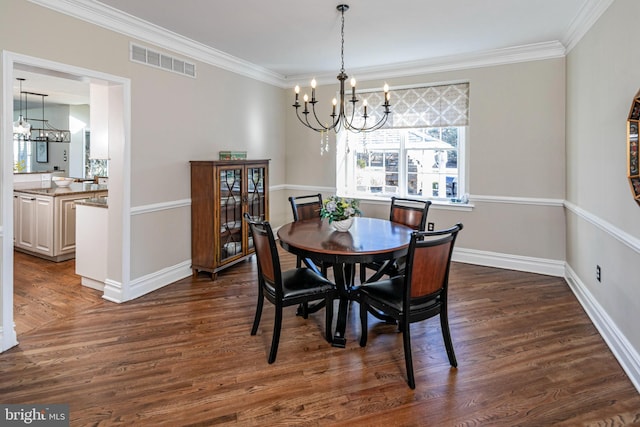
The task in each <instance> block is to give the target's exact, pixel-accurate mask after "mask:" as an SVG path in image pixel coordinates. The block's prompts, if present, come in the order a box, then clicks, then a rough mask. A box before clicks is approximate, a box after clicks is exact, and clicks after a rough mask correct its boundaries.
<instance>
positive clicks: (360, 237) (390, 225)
mask: <svg viewBox="0 0 640 427" xmlns="http://www.w3.org/2000/svg"><path fill="white" fill-rule="evenodd" d="M413 231H414V230H413V229H411V228H409V227H406V226H404V225H402V224H397V223H394V222H391V221H389V220H386V219H378V218H364V217H355V218H354V222H353V225H352V226H351V228H350V229H349V230H348V231H345V232H341V231H336V230H335V229H334V228H333V227H332V226H331V225H330V224H329V222H328V221H327V220H323V219H321V218H314V219H309V220H303V221H295V222H292V223H289V224H286V225H284V226H282V227H280V229H279V230H278V233H277V234H278V239H279V241H280V245H281V246H282V247H283V248H284V249H285V250H286V251H288V252H290V253H292V254H294V255H297V256H300V257H302V258H308V259H313V260H315V261H321V262H326V263H328V264H331V265H332V266H333V275H334V281H335V284H336V287H337V289H338V293H339V296H340V304H339V309H338V319H337V322H336V330H335V334H334V337H333V346H335V347H345V345H346V338H345V329H346V319H347V310H348V306H349V301H350V300H352V299H353V295H354V289H355V288H354V285H355V284H354V278H355V265H356V264H361V263H372V262H376V261H380V262H383V263H384V262H392V261H393V260H394V259H396V258H399V257H401V256H403V255H406V254H407V251H408V248H409V242H410V240H411V233H412V232H413ZM382 270H383V269H381V271H382Z"/></svg>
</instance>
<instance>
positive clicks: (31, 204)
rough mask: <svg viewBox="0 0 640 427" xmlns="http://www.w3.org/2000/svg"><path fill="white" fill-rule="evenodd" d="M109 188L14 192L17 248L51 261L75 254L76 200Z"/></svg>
mask: <svg viewBox="0 0 640 427" xmlns="http://www.w3.org/2000/svg"><path fill="white" fill-rule="evenodd" d="M106 195H107V191H97V192H83V193H76V194H69V195H55V196H45V195H37V194H33V193H22V192H14V230H15V231H14V247H15V248H16V249H17V250H20V251H23V252H26V253H29V254H32V255H36V256H39V257H42V258H45V259H49V260H51V261H64V260H67V259H71V258H74V257H75V250H76V207H75V201H76V200H82V199H87V198H91V197H106Z"/></svg>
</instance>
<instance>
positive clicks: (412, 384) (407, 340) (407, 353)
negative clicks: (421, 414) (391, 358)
mask: <svg viewBox="0 0 640 427" xmlns="http://www.w3.org/2000/svg"><path fill="white" fill-rule="evenodd" d="M403 323H404V321H403ZM402 329H403V331H402V343H403V345H404V363H405V366H406V368H407V382H408V383H409V388H411V389H412V390H413V389H415V388H416V380H415V378H414V376H413V358H412V357H411V333H410V332H409V329H410V325H409V323H406V324H405V325H404V326H403V328H402Z"/></svg>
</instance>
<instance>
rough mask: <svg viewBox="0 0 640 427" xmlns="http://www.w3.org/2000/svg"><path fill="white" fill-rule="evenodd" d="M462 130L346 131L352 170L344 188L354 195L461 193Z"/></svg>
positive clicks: (438, 195) (446, 196)
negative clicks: (459, 160)
mask: <svg viewBox="0 0 640 427" xmlns="http://www.w3.org/2000/svg"><path fill="white" fill-rule="evenodd" d="M461 129H462V128H456V127H448V128H427V129H423V128H419V129H384V130H379V131H375V132H371V133H367V134H361V135H358V136H356V137H354V136H352V135H349V139H348V144H349V145H350V148H351V149H352V150H353V151H351V150H349V149H347V152H348V153H349V152H350V154H347V159H349V162H350V165H351V166H350V167H349V168H348V170H350V171H352V172H351V173H352V174H351V173H348V174H347V176H346V180H347V182H350V183H355V185H353V184H347V186H346V187H347V188H351V189H352V191H355V193H356V194H355V195H357V196H366V195H374V196H392V195H396V196H401V197H402V196H408V197H424V198H431V199H434V198H436V199H443V200H444V199H451V198H458V197H460V189H459V179H460V175H459V169H458V166H459V164H458V158H459V141H460V135H461ZM354 139H355V143H354ZM351 162H352V163H351Z"/></svg>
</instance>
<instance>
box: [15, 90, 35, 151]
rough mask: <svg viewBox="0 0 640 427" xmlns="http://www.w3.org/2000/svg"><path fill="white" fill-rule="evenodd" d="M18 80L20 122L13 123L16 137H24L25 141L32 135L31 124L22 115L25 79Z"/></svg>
mask: <svg viewBox="0 0 640 427" xmlns="http://www.w3.org/2000/svg"><path fill="white" fill-rule="evenodd" d="M16 80H18V81H19V82H20V115H19V116H18V120H16V121H15V122H13V133H14V135H18V136H23V137H24V138H25V139H29V135H30V134H31V124H30V123H29V122H28V121H27V119H26V118H24V116H23V115H22V82H23V81H24V79H21V78H17V79H16ZM25 101H26V95H25Z"/></svg>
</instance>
